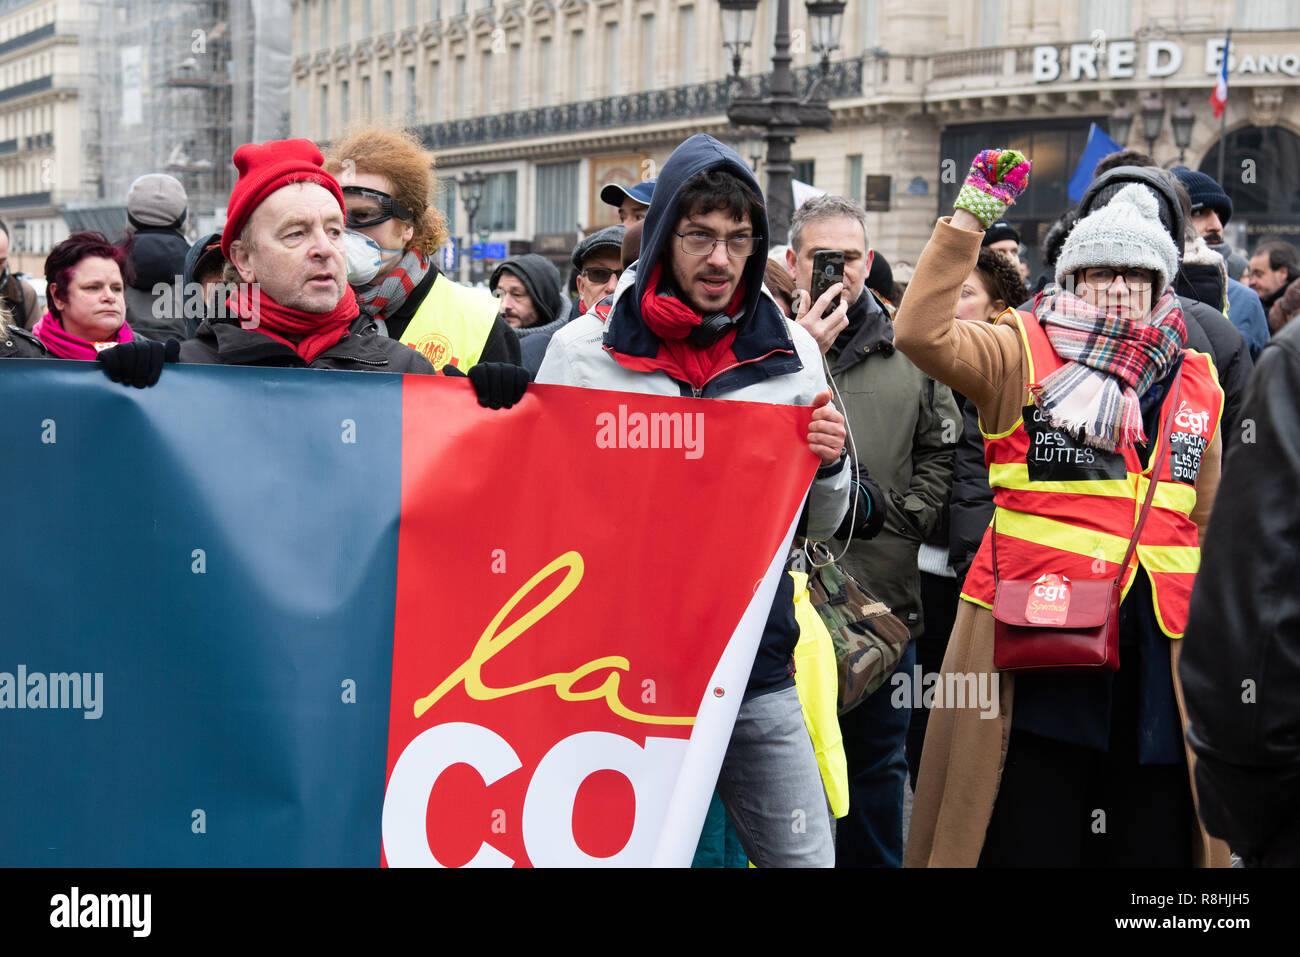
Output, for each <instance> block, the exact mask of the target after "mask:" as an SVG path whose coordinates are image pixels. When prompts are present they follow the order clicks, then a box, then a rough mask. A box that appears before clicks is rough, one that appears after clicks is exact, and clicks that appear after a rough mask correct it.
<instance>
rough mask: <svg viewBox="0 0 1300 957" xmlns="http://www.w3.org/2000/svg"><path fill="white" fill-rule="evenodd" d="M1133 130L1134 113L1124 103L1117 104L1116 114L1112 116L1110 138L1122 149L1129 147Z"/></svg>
mask: <svg viewBox="0 0 1300 957" xmlns="http://www.w3.org/2000/svg"><path fill="white" fill-rule="evenodd" d="M1132 129H1133V113H1132V112H1131V111H1130V110H1128V109H1126V108H1125V106H1124V104H1123V103H1116V104H1115V112H1114V113H1112V114H1111V115H1110V136H1111V139H1113V140H1114V141H1115V142H1116V143H1118V144H1119V145H1120V148H1121V149H1122V148H1123V147H1125V146H1128V135H1129V131H1130V130H1132Z"/></svg>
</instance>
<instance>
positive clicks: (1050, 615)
mask: <svg viewBox="0 0 1300 957" xmlns="http://www.w3.org/2000/svg"><path fill="white" fill-rule="evenodd" d="M1069 611H1070V579H1068V578H1066V577H1065V576H1064V575H1040V576H1039V577H1038V580H1037V581H1035V582H1034V587H1033V588H1031V589H1030V590H1029V598H1028V599H1027V600H1026V601H1025V621H1027V622H1029V623H1030V624H1031V625H1055V626H1060V625H1064V624H1065V621H1066V617H1067V616H1068V614H1069Z"/></svg>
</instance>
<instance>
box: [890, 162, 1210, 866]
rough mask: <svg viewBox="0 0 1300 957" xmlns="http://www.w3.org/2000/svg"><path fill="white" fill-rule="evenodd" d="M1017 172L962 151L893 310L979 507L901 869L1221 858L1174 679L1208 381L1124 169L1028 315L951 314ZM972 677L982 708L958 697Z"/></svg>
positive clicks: (1202, 503) (1151, 224)
mask: <svg viewBox="0 0 1300 957" xmlns="http://www.w3.org/2000/svg"><path fill="white" fill-rule="evenodd" d="M1028 172H1029V164H1028V162H1027V161H1026V160H1025V158H1024V157H1023V156H1022V155H1020V154H1019V153H1016V152H1015V151H1011V150H986V151H984V152H983V153H981V154H980V155H979V156H977V157H976V160H975V163H974V165H972V167H971V172H970V175H969V177H968V178H967V180H966V183H965V184H964V185H963V187H962V189H961V191H960V193H959V194H958V198H957V202H956V204H955V205H956V209H955V210H954V214H953V216H952V217H951V219H950V220H940V221H939V223H938V224H937V225H936V226H935V230H934V235H933V237H932V238H931V240H930V242H929V244H928V245H927V246H926V249H925V251H924V252H923V253H922V255H921V258H920V260H919V262H918V263H917V266H916V273H915V275H914V276H913V279H912V282H911V283H910V284H909V286H908V290H907V295H906V296H905V297H904V299H903V302H902V304H901V306H900V308H899V312H898V315H897V316H896V318H895V345H896V346H897V347H898V348H899V349H901V350H902V351H903V352H904V353H905V354H906V355H907V356H908V357H909V358H910V359H911V360H912V361H913V362H914V363H915V364H916V365H917V366H918V367H919V368H921V369H922V370H923V371H924V372H926V373H928V374H929V375H931V376H933V377H934V378H936V379H938V380H940V381H942V382H944V383H946V384H947V385H948V386H950V387H952V388H953V389H955V390H957V391H959V392H961V393H962V394H964V395H966V396H967V397H968V398H969V399H970V400H971V401H973V402H974V403H975V405H976V408H977V409H978V410H979V413H980V427H981V431H982V432H983V434H984V439H985V459H986V461H987V462H988V464H989V482H990V485H992V486H993V494H994V501H995V504H996V506H997V507H996V510H995V517H994V521H993V523H992V524H991V525H990V528H989V530H988V532H986V534H985V536H984V541H983V543H982V545H981V547H980V550H979V552H978V554H977V556H976V558H975V560H974V562H973V563H972V565H971V569H970V572H969V573H968V575H967V577H966V580H965V582H964V584H963V588H962V599H963V600H962V601H961V602H960V603H959V604H960V608H959V609H958V613H957V620H956V623H955V625H954V628H953V634H952V638H951V640H950V642H949V646H948V651H947V654H946V656H945V658H944V664H943V669H942V674H941V676H940V678H941V680H940V682H939V685H938V686H937V690H943V691H946V692H949V693H947V694H945V695H944V700H943V707H937V706H936V707H935V709H934V710H932V711H931V714H930V721H929V727H928V731H927V735H926V741H925V748H924V753H923V755H922V759H921V769H920V774H919V777H918V781H917V790H916V799H915V803H914V809H913V815H912V821H911V826H910V832H909V841H908V847H907V852H906V856H905V864H906V865H907V866H975V865H977V864H978V865H984V866H1112V867H1123V866H1138V865H1140V866H1175V867H1177V866H1191V865H1193V864H1196V865H1203V866H1204V865H1224V866H1226V865H1227V864H1228V860H1229V859H1228V851H1227V848H1226V846H1225V845H1224V844H1223V843H1222V842H1221V841H1217V840H1213V839H1211V838H1210V837H1209V836H1208V835H1207V834H1206V833H1205V832H1204V830H1203V829H1202V828H1201V827H1200V826H1199V822H1198V820H1197V817H1196V812H1195V808H1194V797H1193V791H1192V785H1191V774H1190V767H1189V763H1188V762H1189V760H1190V759H1189V756H1188V754H1187V751H1186V748H1185V745H1184V739H1183V725H1184V722H1185V719H1184V717H1183V710H1182V706H1181V691H1180V690H1179V687H1178V684H1177V658H1178V653H1179V648H1180V643H1181V640H1182V632H1183V628H1184V625H1185V622H1186V616H1187V605H1188V599H1189V597H1190V593H1191V587H1192V583H1193V581H1194V578H1195V572H1196V567H1197V564H1198V562H1199V535H1200V532H1201V531H1202V530H1203V529H1204V527H1205V523H1206V521H1207V520H1208V517H1209V512H1210V505H1211V502H1212V500H1213V496H1214V491H1215V489H1216V488H1217V485H1218V476H1219V451H1220V440H1219V437H1218V425H1219V417H1220V414H1221V411H1222V401H1223V393H1222V391H1221V390H1220V389H1219V386H1218V380H1217V377H1216V375H1215V372H1214V368H1213V365H1212V363H1211V361H1210V360H1209V358H1208V357H1207V356H1204V355H1202V354H1201V353H1197V352H1191V351H1188V350H1186V349H1184V342H1185V339H1186V327H1185V326H1184V324H1183V319H1182V314H1181V312H1180V310H1179V307H1178V300H1177V298H1176V297H1175V296H1174V294H1173V291H1172V280H1173V277H1174V275H1175V273H1176V271H1177V268H1178V252H1177V250H1176V249H1175V248H1174V245H1173V243H1172V241H1171V240H1170V238H1169V235H1168V233H1167V232H1166V231H1165V230H1164V228H1163V227H1162V226H1161V224H1160V220H1159V216H1158V210H1157V207H1156V203H1155V201H1154V198H1153V197H1152V196H1151V194H1150V193H1149V192H1148V191H1147V190H1146V189H1145V188H1144V187H1142V186H1132V187H1129V188H1126V189H1124V190H1121V191H1120V192H1119V193H1118V194H1116V196H1115V197H1114V199H1112V200H1111V202H1110V203H1109V204H1108V205H1106V206H1104V207H1102V208H1100V209H1097V210H1095V211H1094V212H1093V213H1092V214H1091V215H1089V216H1087V217H1085V218H1084V219H1081V220H1080V221H1079V222H1078V223H1077V224H1076V225H1075V227H1074V229H1073V231H1072V232H1071V234H1070V236H1069V238H1068V239H1067V240H1066V242H1065V245H1064V247H1063V249H1062V252H1061V256H1060V258H1059V260H1058V261H1057V267H1056V281H1057V283H1056V285H1054V286H1049V287H1048V288H1047V289H1045V290H1044V291H1043V292H1042V293H1040V294H1039V295H1038V296H1037V297H1036V298H1035V300H1034V303H1033V308H1032V309H1031V310H1025V311H1016V310H1014V309H1009V310H1007V311H1006V312H1004V313H1003V314H1002V315H1000V316H999V317H998V318H997V320H996V321H995V322H994V323H992V324H987V323H973V322H955V321H954V320H953V315H954V312H955V308H954V307H955V304H956V302H957V297H958V296H959V294H960V290H961V284H962V281H963V280H964V279H965V278H966V276H967V275H968V274H969V273H970V270H971V268H972V267H973V266H974V264H975V261H976V257H977V256H978V253H979V246H980V238H981V236H982V234H983V230H984V229H985V228H987V227H988V225H989V224H991V223H993V222H996V221H997V220H999V219H1001V218H1002V216H1003V214H1004V213H1005V211H1006V208H1007V206H1008V205H1010V204H1011V203H1013V202H1014V201H1015V198H1016V196H1017V195H1018V194H1019V193H1020V192H1021V191H1022V190H1023V189H1024V188H1025V186H1026V185H1027V180H1028ZM989 685H991V686H992V687H993V688H995V689H996V696H997V699H998V700H997V709H996V712H997V713H996V720H987V719H989V718H992V717H994V715H992V714H990V713H989V712H990V710H991V709H989V708H988V707H987V702H985V701H983V700H981V701H979V702H978V703H977V702H974V701H971V700H969V699H970V696H969V695H961V694H958V693H955V692H956V691H957V689H966V688H971V687H975V688H982V687H985V686H989ZM983 697H984V696H983V695H981V698H983ZM935 700H936V704H937V703H938V702H939V700H940V695H939V694H938V693H936V696H935Z"/></svg>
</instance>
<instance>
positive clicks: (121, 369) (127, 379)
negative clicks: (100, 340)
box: [95, 336, 181, 389]
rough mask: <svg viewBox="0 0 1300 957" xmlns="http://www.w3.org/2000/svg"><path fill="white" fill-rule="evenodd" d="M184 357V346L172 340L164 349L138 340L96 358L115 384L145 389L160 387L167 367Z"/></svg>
mask: <svg viewBox="0 0 1300 957" xmlns="http://www.w3.org/2000/svg"><path fill="white" fill-rule="evenodd" d="M180 355H181V344H180V342H179V341H178V340H176V339H168V340H167V344H166V345H164V344H163V343H161V342H155V341H154V340H152V339H145V338H142V337H140V336H137V337H136V338H134V339H132V340H131V341H130V342H123V343H121V344H119V345H116V346H113V347H112V348H111V349H105V350H104V351H103V352H101V353H100V354H99V355H97V356H95V358H96V359H98V360H99V361H100V362H102V363H103V364H104V374H105V375H106V376H108V377H109V378H110V379H112V380H113V381H114V382H120V383H122V384H123V385H133V386H135V387H136V388H137V389H143V388H145V387H146V386H151V385H156V384H157V382H158V377H159V376H160V375H162V367H163V363H164V362H175V361H176V360H177V359H179V358H180Z"/></svg>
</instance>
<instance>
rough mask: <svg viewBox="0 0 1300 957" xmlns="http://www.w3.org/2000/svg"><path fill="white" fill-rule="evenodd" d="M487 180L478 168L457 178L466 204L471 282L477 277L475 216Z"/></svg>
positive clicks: (466, 233)
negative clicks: (475, 263)
mask: <svg viewBox="0 0 1300 957" xmlns="http://www.w3.org/2000/svg"><path fill="white" fill-rule="evenodd" d="M486 181H487V177H486V176H484V175H483V174H482V173H480V172H479V171H478V170H474V171H472V172H468V173H466V174H465V175H464V176H462V177H461V178H460V179H458V180H456V185H458V186H459V187H460V196H461V201H462V202H464V204H465V218H466V220H468V222H466V224H465V235H467V236H468V237H469V281H470V282H471V283H473V282H475V281H476V279H477V277H476V276H475V272H476V271H477V270H476V267H475V265H474V217H475V216H476V215H477V214H478V207H479V203H481V202H482V201H483V184H484V182H486Z"/></svg>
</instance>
